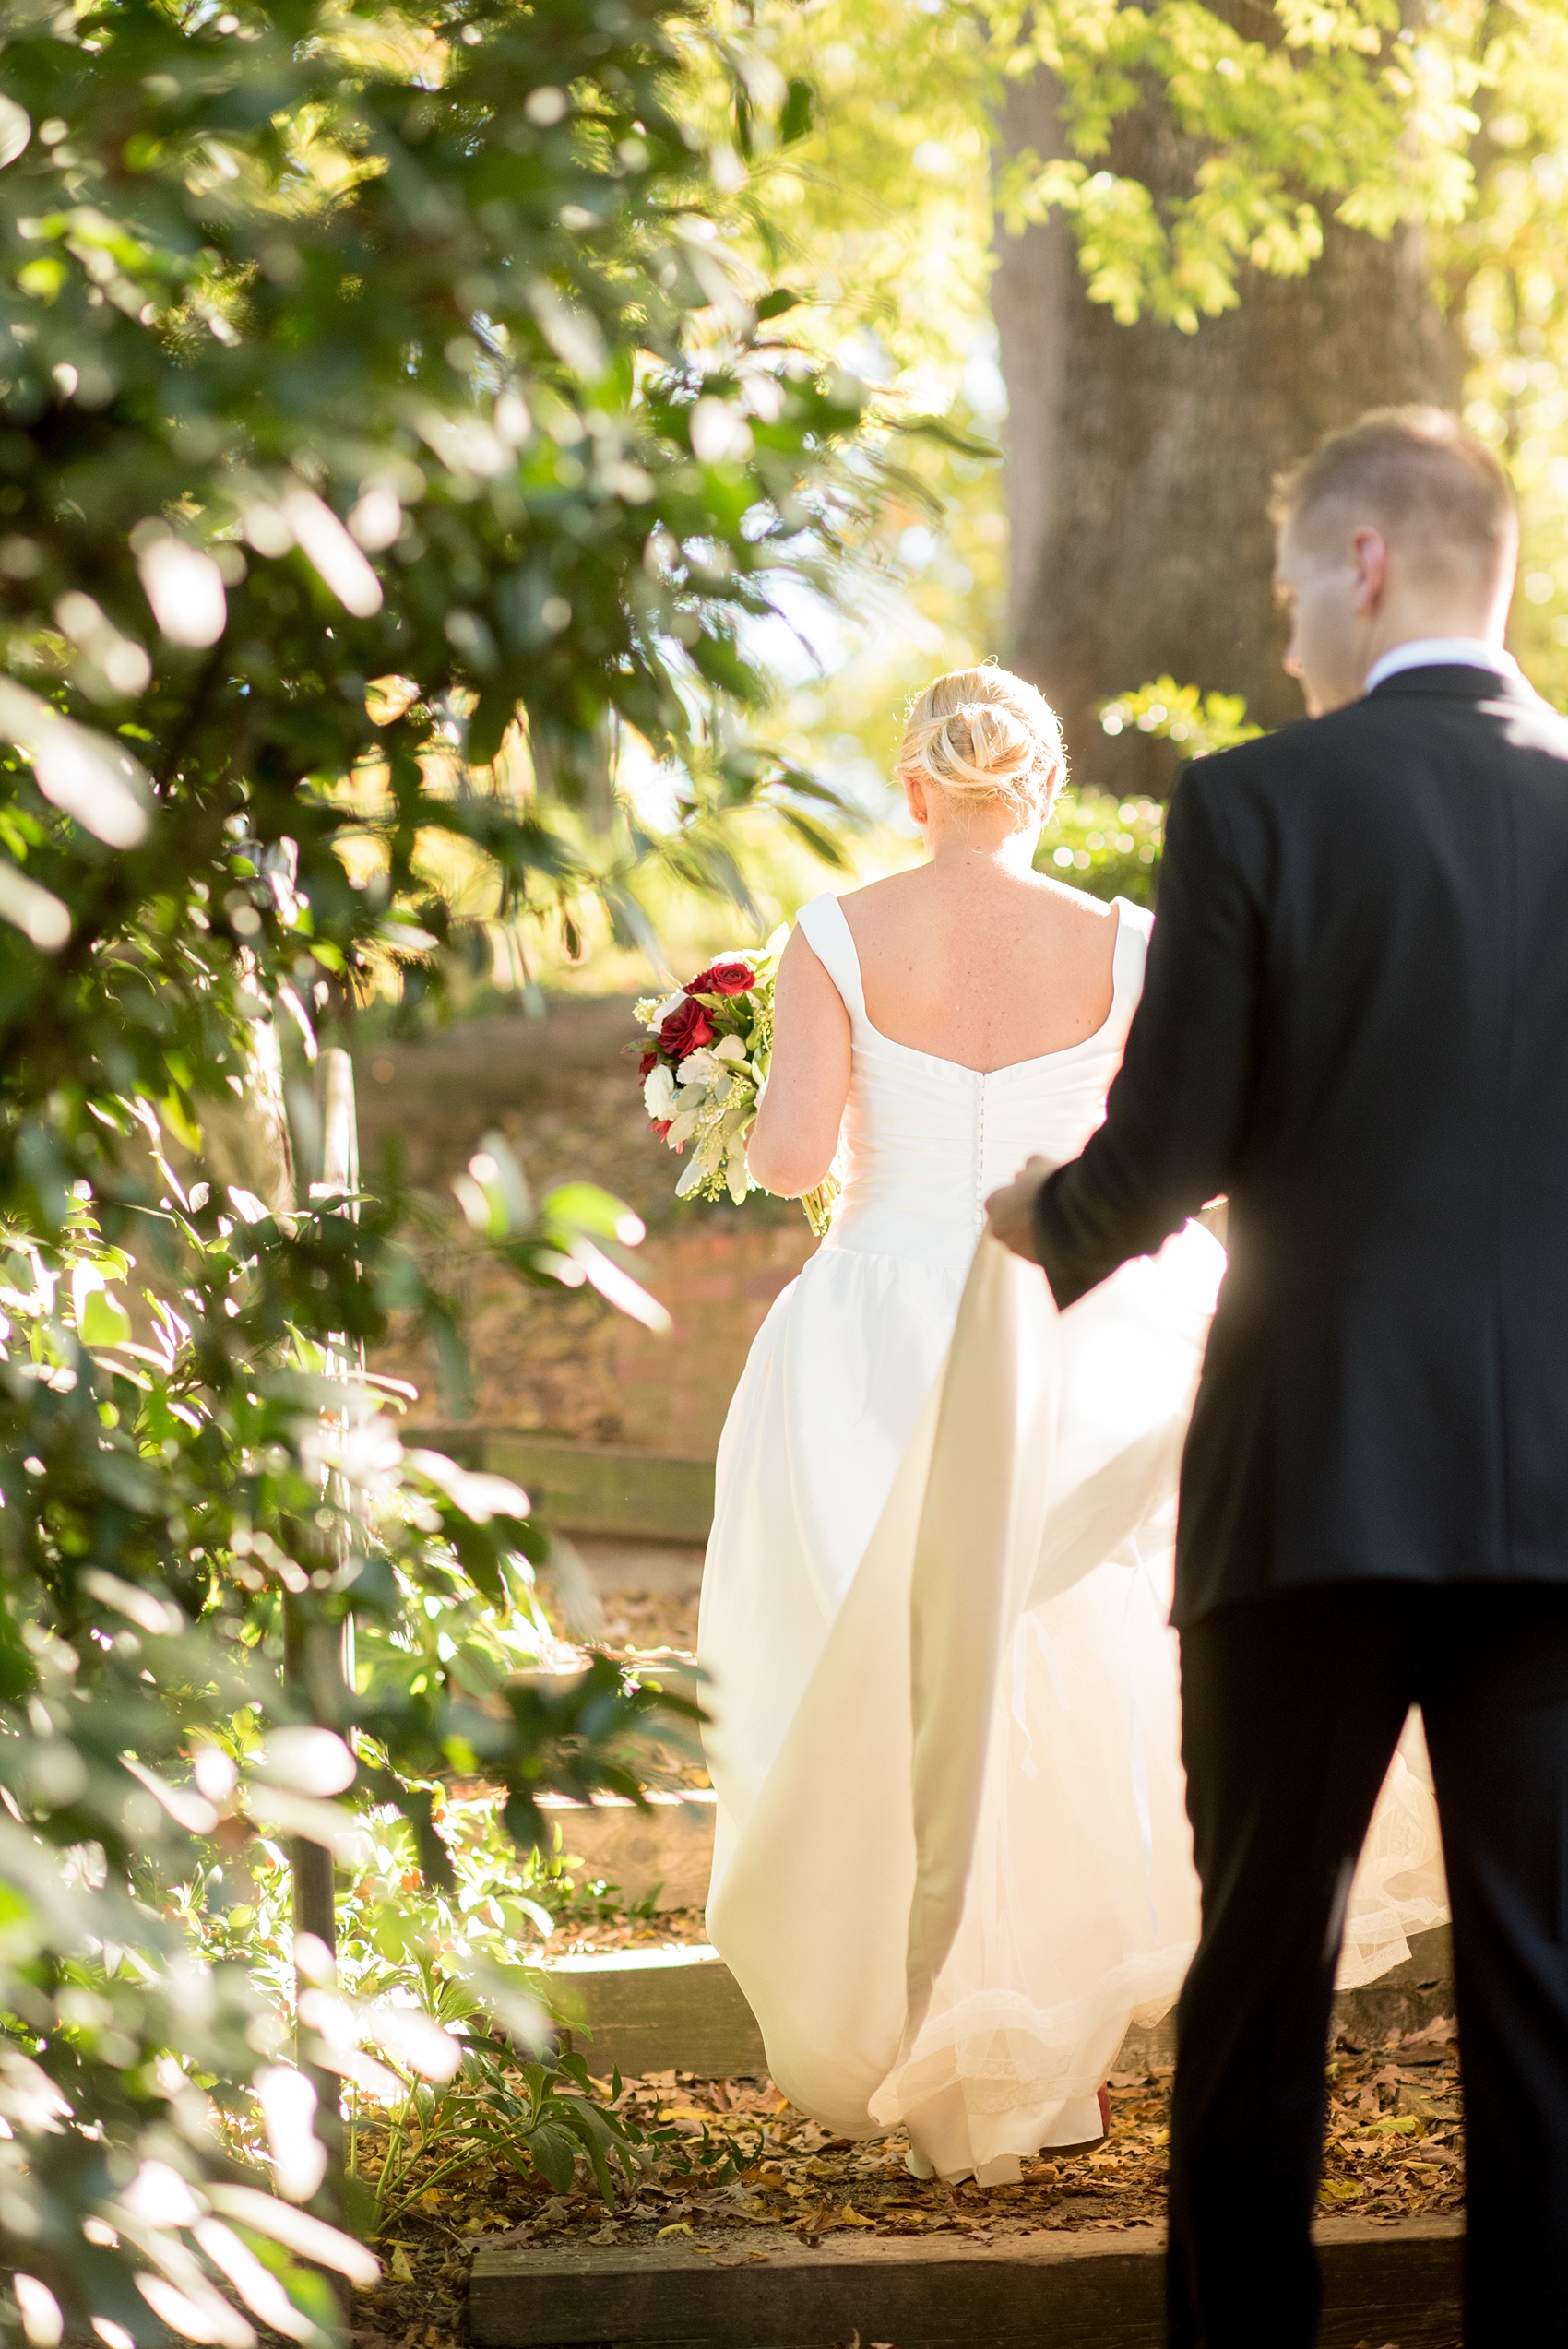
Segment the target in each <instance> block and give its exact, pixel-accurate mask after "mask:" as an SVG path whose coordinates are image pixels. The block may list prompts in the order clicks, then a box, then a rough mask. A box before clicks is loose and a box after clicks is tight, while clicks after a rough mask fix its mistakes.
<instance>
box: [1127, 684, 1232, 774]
mask: <svg viewBox="0 0 1568 2349" xmlns="http://www.w3.org/2000/svg"><path fill="white" fill-rule="evenodd" d="M1099 722H1100V725H1101V726H1102V727H1103V728H1104V730H1105V731H1106V733H1108V734H1120V733H1122V732H1123V730H1124V729H1125V728H1127V727H1129V726H1135V727H1136V728H1137V730H1138V731H1139V732H1140V733H1141V734H1154V735H1157V736H1158V738H1159V739H1160V740H1161V741H1167V742H1179V743H1180V744H1181V746H1182V754H1183V756H1184V757H1187V758H1206V757H1207V756H1208V754H1209V753H1210V752H1211V751H1228V750H1229V749H1230V748H1231V747H1232V746H1233V744H1235V743H1237V742H1251V741H1255V740H1256V738H1257V736H1258V735H1259V734H1261V733H1262V731H1263V729H1262V727H1261V726H1255V725H1253V721H1252V720H1251V719H1250V718H1248V716H1247V705H1246V703H1245V701H1244V700H1243V699H1242V697H1241V694H1205V693H1200V691H1199V690H1198V688H1197V686H1196V685H1178V683H1177V682H1176V680H1175V679H1174V677H1157V678H1156V680H1155V682H1154V683H1153V684H1152V685H1140V686H1139V687H1138V689H1137V692H1136V693H1135V694H1118V695H1117V697H1116V699H1115V700H1114V701H1111V702H1107V703H1106V705H1105V707H1104V708H1103V709H1102V710H1101V711H1100V713H1099Z"/></svg>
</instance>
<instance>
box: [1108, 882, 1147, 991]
mask: <svg viewBox="0 0 1568 2349" xmlns="http://www.w3.org/2000/svg"><path fill="white" fill-rule="evenodd" d="M1116 914H1117V925H1116V952H1115V955H1114V957H1113V959H1112V962H1111V991H1112V993H1113V994H1114V996H1115V999H1116V1001H1117V1002H1118V1003H1124V1004H1125V1005H1126V1008H1127V1014H1128V1017H1129V1018H1131V1016H1132V1014H1133V1012H1134V1009H1135V1007H1136V1004H1137V1001H1138V998H1139V996H1140V995H1141V994H1142V993H1143V991H1144V965H1145V964H1146V962H1147V960H1148V942H1149V937H1150V934H1151V932H1152V931H1153V929H1154V916H1153V914H1151V913H1150V911H1149V909H1148V908H1147V907H1146V906H1135V905H1134V903H1133V901H1132V899H1131V898H1130V897H1118V898H1117V900H1116Z"/></svg>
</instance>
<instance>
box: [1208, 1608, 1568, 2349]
mask: <svg viewBox="0 0 1568 2349" xmlns="http://www.w3.org/2000/svg"><path fill="white" fill-rule="evenodd" d="M1411 1704H1419V1705H1420V1708H1421V1711H1422V1714H1423V1716H1424V1719H1425V1723H1426V1734H1427V1744H1428V1748H1429V1750H1430V1752H1431V1763H1432V1773H1433V1776H1434V1778H1435V1780H1436V1785H1437V1798H1438V1807H1439V1810H1440V1812H1441V1815H1442V1820H1443V1852H1444V1857H1445V1861H1446V1865H1447V1869H1448V1885H1449V1896H1450V1901H1451V1904H1452V1908H1453V1916H1454V1963H1455V1999H1456V2011H1457V2014H1458V2022H1459V2056H1460V2065H1461V2070H1462V2076H1463V2082H1464V2100H1465V2123H1466V2133H1467V2244H1466V2307H1467V2327H1466V2333H1465V2340H1466V2344H1467V2349H1503V2344H1506V2349H1534V2344H1536V2343H1543V2344H1544V2343H1553V2344H1561V2343H1568V1590H1564V1589H1559V1588H1554V1587H1550V1586H1548V1585H1545V1584H1519V1583H1515V1584H1473V1583H1472V1584H1451V1585H1448V1586H1442V1585H1421V1584H1395V1583H1364V1584H1362V1583H1341V1584H1331V1585H1327V1586H1324V1587H1321V1588H1317V1589H1313V1590H1301V1591H1289V1592H1281V1593H1278V1594H1276V1595H1274V1596H1269V1597H1265V1598H1260V1599H1253V1600H1248V1601H1246V1602H1244V1603H1239V1604H1237V1605H1234V1606H1230V1607H1225V1608H1218V1609H1216V1611H1215V1612H1214V1613H1213V1614H1212V1615H1210V1616H1208V1617H1206V1618H1205V1619H1203V1620H1202V1621H1200V1622H1199V1623H1197V1624H1196V1625H1194V1626H1193V1627H1192V1628H1191V1629H1189V1630H1187V1631H1183V1633H1182V1720H1183V1728H1182V1753H1183V1757H1184V1760H1185V1762H1186V1769H1187V1805H1188V1809H1189V1812H1190V1814H1191V1817H1192V1821H1193V1832H1194V1846H1195V1851H1196V1857H1197V1866H1198V1874H1199V1877H1200V1880H1201V1881H1202V1885H1203V1938H1202V1940H1201V1942H1200V1945H1199V1948H1198V1953H1197V1956H1196V1957H1195V1958H1194V1962H1193V1967H1192V1971H1191V1973H1190V1974H1189V1975H1188V1977H1187V1983H1186V1987H1185V1988H1184V1989H1183V1991H1182V2003H1181V2008H1180V2011H1179V2014H1178V2023H1177V2064H1176V2092H1175V2105H1174V2109H1173V2112H1172V2116H1171V2129H1170V2265H1169V2295H1170V2298H1169V2306H1170V2342H1171V2343H1172V2344H1173V2349H1310V2344H1311V2343H1312V2342H1313V2338H1314V2336H1315V2332H1316V2327H1317V2318H1318V2307H1319V2297H1320V2295H1319V2284H1318V2275H1317V2263H1316V2260H1315V2258H1314V2255H1313V2248H1312V2244H1311V2240H1310V2236H1309V2232H1308V2229H1309V2224H1310V2221H1311V2218H1312V2213H1313V2203H1314V2201H1315V2199H1316V2193H1317V2184H1318V2176H1319V2170H1320V2166H1321V2162H1322V2154H1323V2133H1324V2116H1325V2089H1324V2058H1325V2053H1326V2046H1327V2038H1328V2024H1329V2009H1330V2005H1331V2002H1332V1999H1333V1995H1334V1970H1335V1963H1336V1957H1337V1955H1338V1949H1339V1940H1340V1934H1341V1929H1342V1926H1343V1921H1344V1915H1345V1906H1346V1901H1347V1898H1348V1892H1349V1886H1350V1878H1351V1874H1352V1872H1353V1870H1354V1868H1355V1862H1356V1857H1357V1854H1358V1853H1359V1852H1360V1846H1361V1843H1362V1839H1363V1837H1364V1836H1365V1834H1366V1831H1367V1827H1368V1824H1369V1822H1370V1821H1371V1818H1372V1808H1373V1805H1374V1803H1375V1802H1376V1799H1377V1794H1378V1789H1379V1787H1380V1786H1381V1785H1382V1783H1383V1776H1384V1771H1385V1770H1386V1768H1387V1766H1388V1762H1389V1759H1390V1757H1391V1755H1392V1754H1393V1751H1394V1749H1395V1746H1396V1743H1397V1741H1398V1738H1399V1733H1400V1730H1401V1728H1402V1727H1403V1726H1404V1721H1405V1716H1406V1712H1407V1709H1408V1706H1410V1705H1411Z"/></svg>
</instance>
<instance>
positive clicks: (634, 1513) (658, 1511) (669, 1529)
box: [403, 1426, 713, 1543]
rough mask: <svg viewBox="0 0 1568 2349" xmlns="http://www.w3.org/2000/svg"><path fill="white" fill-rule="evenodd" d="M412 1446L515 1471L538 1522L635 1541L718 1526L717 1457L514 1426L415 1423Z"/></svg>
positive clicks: (681, 1536)
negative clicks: (572, 1438)
mask: <svg viewBox="0 0 1568 2349" xmlns="http://www.w3.org/2000/svg"><path fill="white" fill-rule="evenodd" d="M403 1441H404V1442H405V1443H407V1444H410V1445H416V1444H423V1445H426V1446H428V1447H429V1448H430V1449H431V1450H432V1451H434V1452H444V1453H446V1455H447V1457H448V1458H449V1459H452V1460H457V1461H459V1462H460V1463H461V1464H462V1465H463V1466H464V1467H468V1468H482V1469H485V1470H486V1471H487V1472H488V1473H489V1474H491V1475H492V1476H497V1477H512V1478H513V1480H514V1481H515V1482H516V1483H517V1484H520V1485H521V1486H522V1487H523V1488H524V1489H525V1491H526V1492H527V1493H528V1495H529V1500H530V1501H532V1502H533V1513H534V1516H535V1518H536V1519H537V1521H538V1523H539V1524H541V1525H545V1526H551V1527H554V1528H556V1529H557V1530H559V1531H560V1532H562V1533H567V1534H601V1535H616V1536H629V1537H631V1538H632V1539H634V1540H636V1541H638V1542H685V1543H690V1542H706V1541H707V1536H708V1529H709V1527H710V1526H711V1525H712V1524H713V1463H712V1461H711V1460H680V1459H671V1458H670V1457H668V1456H667V1455H665V1454H662V1453H657V1452H635V1451H633V1450H632V1449H631V1448H630V1446H628V1445H624V1444H588V1443H557V1442H552V1441H550V1439H549V1438H548V1437H545V1436H535V1435H529V1434H526V1433H522V1432H519V1431H518V1430H516V1429H512V1428H483V1427H474V1426H468V1427H449V1428H418V1429H410V1430H409V1432H408V1433H407V1434H406V1435H405V1436H404V1439H403Z"/></svg>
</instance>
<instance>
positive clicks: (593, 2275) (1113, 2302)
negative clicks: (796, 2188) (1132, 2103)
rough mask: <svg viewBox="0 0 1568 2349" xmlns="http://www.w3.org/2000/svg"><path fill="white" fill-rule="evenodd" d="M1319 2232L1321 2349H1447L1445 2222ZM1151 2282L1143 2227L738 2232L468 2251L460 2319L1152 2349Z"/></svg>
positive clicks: (483, 2340)
mask: <svg viewBox="0 0 1568 2349" xmlns="http://www.w3.org/2000/svg"><path fill="white" fill-rule="evenodd" d="M1316 2234H1317V2241H1318V2248H1319V2252H1320V2255H1321V2258H1322V2261H1323V2273H1324V2315H1323V2322H1322V2328H1321V2331H1320V2332H1319V2334H1318V2340H1319V2343H1320V2344H1321V2349H1372V2343H1390V2344H1392V2343H1397V2345H1398V2349H1457V2344H1458V2342H1459V2325H1460V2317H1459V2289H1460V2284H1459V2276H1460V2260H1461V2256H1462V2248H1463V2228H1462V2224H1461V2222H1460V2221H1459V2220H1458V2219H1456V2218H1448V2217H1434V2218H1418V2219H1400V2220H1395V2221H1393V2222H1391V2223H1389V2224H1376V2223H1374V2222H1372V2221H1369V2220H1366V2219H1332V2218H1331V2219H1324V2220H1323V2221H1321V2222H1320V2224H1319V2225H1318V2227H1317V2229H1316ZM1163 2269H1164V2234H1163V2229H1161V2228H1158V2227H1152V2226H1149V2227H1144V2226H1134V2227H1126V2228H1122V2229H1117V2230H1115V2231H1111V2229H1109V2228H1107V2229H1092V2228H1086V2229H1080V2230H1075V2231H1073V2232H1068V2231H1067V2230H1065V2229H1063V2228H1053V2229H1050V2230H1044V2229H1042V2230H1039V2231H1037V2232H1031V2233H1029V2234H1025V2235H1012V2236H1007V2237H1006V2238H1005V2239H1004V2241H1001V2242H991V2243H973V2242H966V2241H963V2240H961V2239H955V2238H954V2237H953V2236H950V2235H948V2236H939V2237H936V2238H934V2239H933V2238H929V2237H928V2238H921V2237H918V2236H863V2235H853V2234H848V2233H846V2234H837V2235H831V2236H825V2237H823V2238H822V2239H821V2240H820V2241H819V2242H817V2243H815V2244H807V2243H804V2242H802V2241H801V2240H800V2238H799V2237H797V2236H792V2235H789V2234H786V2233H785V2232H784V2231H783V2230H781V2229H773V2228H768V2229H762V2228H755V2227H747V2228H745V2229H743V2230H742V2229H741V2228H738V2227H737V2228H735V2229H734V2230H732V2231H731V2232H730V2233H729V2234H727V2236H725V2237H724V2238H723V2248H715V2249H713V2250H710V2251H709V2253H708V2254H707V2256H706V2257H705V2256H704V2254H703V2252H702V2251H701V2250H699V2249H698V2248H695V2246H691V2245H685V2246H683V2245H681V2244H678V2243H675V2242H671V2243H650V2244H646V2245H641V2246H638V2247H636V2248H631V2247H627V2248H621V2247H619V2246H616V2245H605V2246H602V2247H600V2246H598V2245H595V2244H591V2243H584V2242H570V2243H562V2244H561V2245H559V2246H552V2245H548V2244H540V2245H537V2246H534V2245H529V2246H525V2247H522V2248H511V2249H505V2248H496V2249H493V2250H485V2249H483V2248H481V2249H480V2250H479V2251H478V2252H477V2253H476V2255H475V2259H474V2264H473V2269H472V2273H471V2277H470V2281H469V2326H470V2331H471V2334H472V2338H473V2341H474V2343H476V2345H477V2349H545V2344H550V2349H574V2345H575V2344H586V2343H593V2344H595V2349H842V2344H844V2343H849V2342H852V2341H854V2340H857V2339H858V2340H859V2341H861V2343H864V2344H866V2349H1159V2345H1160V2344H1161V2343H1163V2342H1164V2339H1165V2291H1164V2273H1163ZM1258 2349H1268V2345H1267V2343H1264V2342H1263V2341H1261V2340H1260V2342H1259V2343H1258Z"/></svg>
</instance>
